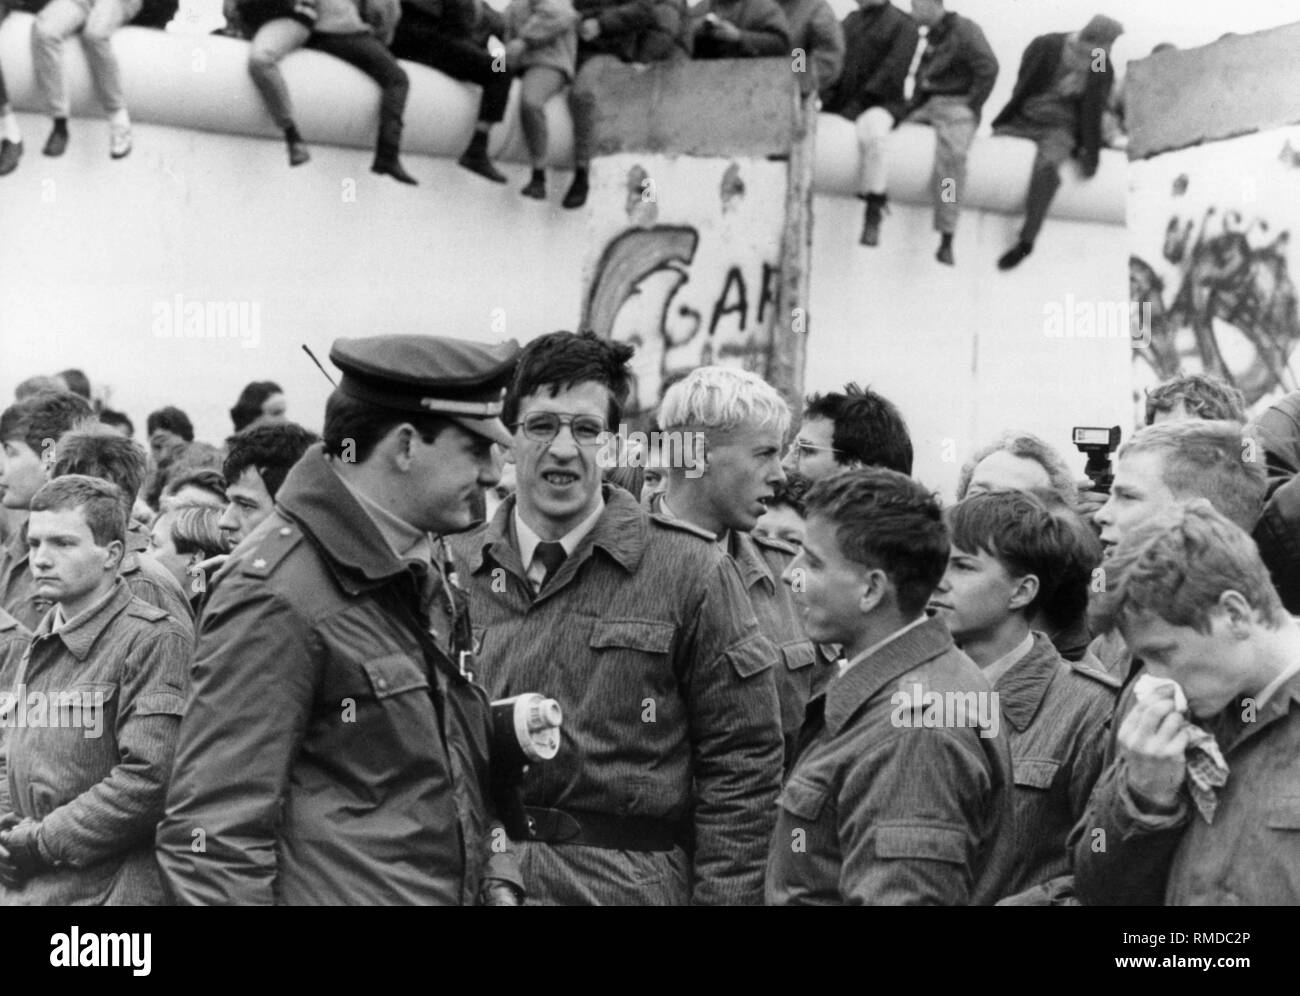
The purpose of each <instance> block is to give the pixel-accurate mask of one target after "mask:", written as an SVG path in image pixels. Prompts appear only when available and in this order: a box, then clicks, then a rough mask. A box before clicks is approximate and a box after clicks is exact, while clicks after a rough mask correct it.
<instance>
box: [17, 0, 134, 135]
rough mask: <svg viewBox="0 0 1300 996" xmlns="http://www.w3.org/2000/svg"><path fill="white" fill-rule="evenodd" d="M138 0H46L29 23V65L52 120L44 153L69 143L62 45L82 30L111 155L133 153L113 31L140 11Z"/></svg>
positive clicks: (69, 106)
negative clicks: (104, 114) (52, 125)
mask: <svg viewBox="0 0 1300 996" xmlns="http://www.w3.org/2000/svg"><path fill="white" fill-rule="evenodd" d="M140 4H141V0H50V2H49V3H47V4H46V5H45V6H44V7H43V8H41V12H40V13H39V14H37V15H36V23H35V24H34V25H33V26H32V68H33V69H34V70H35V72H36V89H37V90H38V91H39V93H40V97H41V103H42V104H43V105H44V108H45V110H46V112H47V113H48V114H49V115H50V117H51V118H53V119H54V127H53V129H52V130H51V131H50V137H49V138H48V139H46V141H45V149H44V152H45V154H46V155H47V156H61V155H63V153H64V150H65V149H67V147H68V115H69V114H70V113H71V111H72V101H71V99H70V98H69V96H68V86H67V82H66V81H65V80H64V77H63V43H64V41H66V40H67V39H68V38H70V37H72V36H73V35H74V34H77V33H78V32H80V34H81V44H82V47H83V48H84V49H85V52H86V63H87V64H88V65H89V66H90V76H91V79H92V80H93V81H94V83H95V92H96V93H97V94H98V95H99V100H100V103H102V104H103V105H104V110H105V111H106V112H107V113H108V132H109V155H110V156H111V157H112V158H113V159H121V158H123V157H124V156H126V155H128V154H129V153H130V152H131V117H130V115H129V114H127V111H126V98H125V97H124V95H123V93H122V77H121V71H120V69H119V68H118V63H117V56H116V55H114V54H113V44H112V38H113V32H115V31H116V30H117V29H118V28H120V27H121V26H122V25H123V24H126V23H127V22H128V21H130V20H131V19H132V18H133V17H135V15H136V14H138V13H139V12H140Z"/></svg>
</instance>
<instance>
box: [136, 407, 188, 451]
mask: <svg viewBox="0 0 1300 996" xmlns="http://www.w3.org/2000/svg"><path fill="white" fill-rule="evenodd" d="M158 429H164V430H166V431H167V432H174V433H175V434H176V435H178V436H180V437H181V439H183V440H185V441H186V442H187V443H190V442H193V441H194V426H193V425H192V424H191V423H190V417H189V416H188V415H186V414H185V413H184V412H183V411H181V410H180V409H179V408H176V407H175V406H173V405H168V406H167V407H166V408H159V409H158V410H157V411H156V412H150V413H149V417H148V418H147V419H146V420H145V423H144V431H145V435H148V436H152V435H153V434H154V432H155V431H156V430H158Z"/></svg>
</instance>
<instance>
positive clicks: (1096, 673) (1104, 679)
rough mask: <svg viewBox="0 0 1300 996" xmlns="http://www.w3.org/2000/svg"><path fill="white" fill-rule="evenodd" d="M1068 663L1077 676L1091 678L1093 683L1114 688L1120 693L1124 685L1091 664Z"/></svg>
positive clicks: (1080, 662) (1081, 662)
mask: <svg viewBox="0 0 1300 996" xmlns="http://www.w3.org/2000/svg"><path fill="white" fill-rule="evenodd" d="M1066 663H1067V664H1069V665H1070V670H1071V671H1073V672H1074V673H1075V674H1081V675H1083V676H1084V677H1085V678H1091V679H1092V680H1093V681H1098V682H1101V684H1103V685H1105V686H1106V687H1107V688H1113V689H1115V690H1116V691H1118V690H1119V689H1120V687H1121V686H1122V684H1123V683H1122V682H1121V681H1120V680H1119V679H1118V678H1117V677H1115V676H1114V675H1113V674H1110V673H1108V672H1106V671H1102V670H1100V669H1099V668H1096V667H1093V666H1092V665H1091V664H1086V663H1084V662H1083V661H1066Z"/></svg>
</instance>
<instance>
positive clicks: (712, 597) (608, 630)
mask: <svg viewBox="0 0 1300 996" xmlns="http://www.w3.org/2000/svg"><path fill="white" fill-rule="evenodd" d="M604 498H605V511H604V512H603V513H602V514H601V516H600V518H599V519H598V520H597V522H596V525H595V527H594V528H593V529H592V530H591V532H589V533H588V534H587V536H586V537H584V538H583V540H582V542H581V543H580V544H579V545H578V547H577V548H576V549H575V550H574V552H573V554H572V555H571V556H569V557H568V559H566V560H565V562H564V563H563V565H561V567H560V568H559V570H558V572H557V573H556V575H555V576H554V577H553V578H551V579H550V581H549V582H548V584H547V586H546V588H545V589H544V590H543V591H542V592H541V594H540V595H539V596H538V597H537V598H536V599H535V600H534V596H533V592H532V590H531V589H530V588H529V585H528V582H527V580H526V579H525V575H524V566H523V565H521V564H520V562H519V554H518V552H517V549H516V547H515V544H514V541H513V539H512V536H511V529H510V522H511V518H512V516H513V514H514V508H515V498H514V497H511V498H508V499H507V500H506V501H505V502H503V503H502V505H501V507H500V508H499V509H498V510H497V513H496V516H495V517H494V519H493V521H492V523H491V525H490V526H489V527H488V528H487V529H486V530H484V531H483V532H480V533H478V534H477V535H475V536H472V537H466V540H465V546H464V547H462V548H460V551H458V552H461V551H463V553H464V557H463V561H464V563H465V564H466V565H467V567H468V572H469V576H470V578H471V579H472V583H471V587H470V595H471V600H472V603H473V605H474V615H475V625H476V627H481V629H478V630H477V632H478V633H479V634H480V639H481V645H480V648H479V649H480V653H479V666H480V668H481V673H482V677H483V680H484V682H485V683H486V684H487V687H488V689H489V690H490V691H491V693H492V696H493V698H500V697H504V696H509V695H516V694H519V693H523V692H543V693H545V694H546V695H549V696H552V697H554V698H555V699H556V700H557V701H558V702H559V704H560V707H561V709H562V710H563V712H564V730H563V738H562V742H561V748H560V752H559V754H558V755H557V756H556V757H555V758H554V759H553V760H551V761H548V762H546V763H544V764H536V765H533V766H532V768H531V769H530V770H529V772H528V775H527V776H526V780H525V783H524V799H525V802H526V803H527V804H528V805H530V806H542V807H549V808H555V809H561V810H566V811H570V812H573V811H579V812H580V811H588V812H594V813H598V814H602V815H605V816H609V817H645V818H653V819H659V820H664V821H669V822H678V823H682V824H684V825H685V826H686V828H687V829H688V830H693V835H694V857H693V869H692V870H691V873H690V875H689V876H688V877H687V880H686V881H682V878H681V876H680V875H679V872H680V868H679V866H680V864H681V860H682V857H681V853H680V852H647V851H636V852H626V851H622V852H621V851H618V850H607V851H605V852H604V853H603V854H600V855H593V854H584V853H583V852H588V851H590V850H592V849H591V848H588V847H585V846H581V845H574V844H556V845H550V844H530V845H528V847H529V848H531V849H545V852H546V853H545V856H544V858H543V859H542V860H540V861H538V862H536V865H537V870H538V872H539V873H540V875H541V876H542V877H541V879H540V880H538V879H530V880H529V882H528V886H529V890H530V892H535V893H536V894H537V895H538V896H539V897H541V898H542V899H544V900H550V901H559V902H582V901H600V902H609V903H628V904H636V903H641V902H646V901H661V902H686V901H688V900H689V901H693V902H696V903H710V904H723V903H757V902H760V901H761V900H762V877H763V856H764V854H765V853H766V850H767V841H768V836H769V834H770V832H771V829H772V817H773V811H772V803H773V800H774V799H775V798H776V792H777V788H778V784H779V782H780V776H781V728H780V719H779V710H778V705H777V697H776V686H775V684H774V682H773V677H772V674H773V665H774V664H775V663H776V651H775V648H773V646H772V644H771V643H770V642H769V641H768V640H766V639H765V638H764V637H763V636H762V635H761V633H760V632H759V630H758V624H757V620H756V619H755V617H754V611H753V608H752V607H751V605H750V601H749V599H748V598H747V597H746V594H745V590H744V587H743V586H742V584H741V581H740V578H739V576H738V575H737V573H736V568H735V565H734V564H733V563H732V562H731V559H730V558H729V557H727V556H726V555H725V554H724V553H723V552H722V551H721V550H719V549H718V546H717V544H716V543H715V542H714V540H713V537H712V536H710V535H708V534H707V533H705V532H703V531H702V530H699V529H697V528H696V527H694V526H691V525H689V524H687V523H683V522H680V521H677V520H668V519H664V518H661V517H659V516H651V515H649V514H647V513H646V512H645V511H644V510H642V509H641V507H640V506H639V505H638V504H637V502H636V499H634V498H633V497H632V496H631V495H629V494H628V493H627V492H625V491H623V490H622V489H621V488H613V487H606V488H605V492H604ZM782 666H784V665H782ZM587 859H590V860H587ZM595 867H600V868H604V869H605V871H604V872H603V873H602V875H603V877H604V878H605V879H606V881H605V882H604V883H592V882H587V881H586V879H587V878H588V877H590V875H591V873H592V869H593V868H595ZM543 869H545V870H543ZM524 871H525V874H526V875H527V874H528V872H529V864H528V859H527V854H525V865H524ZM668 880H676V881H677V882H678V883H679V886H680V887H678V888H671V887H665V886H664V885H663V883H664V882H665V881H668ZM648 895H652V896H653V898H652V899H648V898H647V896H648Z"/></svg>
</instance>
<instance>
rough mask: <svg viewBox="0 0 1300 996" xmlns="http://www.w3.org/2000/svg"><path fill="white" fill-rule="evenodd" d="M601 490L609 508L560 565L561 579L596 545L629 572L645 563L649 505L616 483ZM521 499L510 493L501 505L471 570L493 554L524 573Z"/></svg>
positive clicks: (496, 559)
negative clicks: (518, 536)
mask: <svg viewBox="0 0 1300 996" xmlns="http://www.w3.org/2000/svg"><path fill="white" fill-rule="evenodd" d="M601 493H602V494H603V495H604V498H605V511H603V512H602V513H601V514H600V518H599V519H597V520H596V525H595V526H594V527H593V528H592V530H591V532H589V533H588V534H587V535H586V536H585V537H584V538H583V540H582V542H581V543H579V544H578V548H577V549H576V550H574V551H573V556H571V557H569V559H568V561H566V562H565V565H564V566H563V567H562V568H561V569H560V574H559V575H558V576H557V580H558V579H559V578H563V577H564V576H566V575H567V574H569V573H571V572H570V569H569V561H572V563H573V564H574V567H573V569H574V570H576V565H577V564H580V563H581V562H582V561H583V560H585V559H586V558H587V557H588V556H590V554H591V551H593V550H596V549H600V550H604V551H605V552H606V553H607V554H609V556H610V557H612V558H613V559H614V561H615V562H616V563H618V564H620V565H621V566H622V567H623V569H624V570H626V571H627V572H628V573H629V574H631V573H632V572H634V571H635V570H636V568H637V565H638V564H640V563H641V557H642V555H643V554H644V553H645V548H646V543H647V542H648V541H649V534H650V521H649V517H648V516H647V514H646V511H645V509H643V508H642V507H641V506H640V504H638V502H637V500H636V499H635V498H633V497H632V496H631V495H630V494H629V493H628V492H627V491H625V490H623V489H622V488H620V487H616V486H614V485H612V484H605V485H602V491H601ZM517 501H518V495H510V497H508V498H507V499H506V500H505V501H503V502H502V503H501V504H500V505H499V506H498V507H497V510H496V514H495V515H494V516H493V517H492V521H491V523H489V525H488V527H487V529H486V530H485V532H484V533H483V542H482V544H481V545H479V547H478V548H477V549H476V550H475V551H473V552H472V553H471V555H470V557H469V569H470V573H472V574H477V573H478V572H479V571H480V570H482V569H483V565H484V564H485V563H486V561H487V558H488V557H489V556H490V557H491V558H492V560H493V561H494V562H496V563H497V564H500V565H501V566H502V567H506V568H509V569H511V570H513V571H515V572H516V573H519V574H520V575H522V574H523V571H524V569H525V568H524V566H523V565H522V564H520V563H519V550H518V549H517V548H516V546H515V542H514V539H513V537H514V529H513V528H511V522H512V520H513V519H514V514H515V505H516V503H517Z"/></svg>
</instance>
